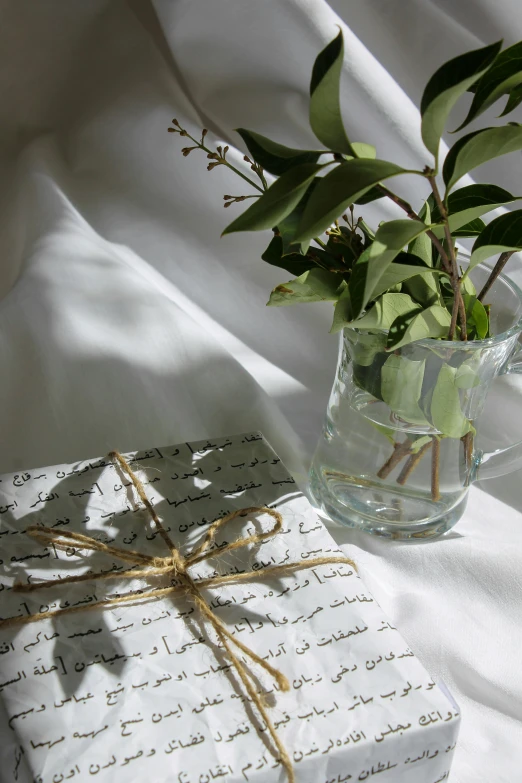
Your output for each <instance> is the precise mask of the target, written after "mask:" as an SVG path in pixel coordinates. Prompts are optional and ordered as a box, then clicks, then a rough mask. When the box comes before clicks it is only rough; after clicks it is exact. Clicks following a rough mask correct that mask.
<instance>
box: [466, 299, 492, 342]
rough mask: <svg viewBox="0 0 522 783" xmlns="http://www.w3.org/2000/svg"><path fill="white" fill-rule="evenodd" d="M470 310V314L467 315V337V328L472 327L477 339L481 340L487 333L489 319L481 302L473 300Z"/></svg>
mask: <svg viewBox="0 0 522 783" xmlns="http://www.w3.org/2000/svg"><path fill="white" fill-rule="evenodd" d="M470 309H471V312H469V313H467V323H468V337H469V327H472V328H473V329H474V330H475V333H476V337H477V339H479V340H483V339H484V338H485V337H486V336H487V334H488V332H489V318H488V314H487V312H486V308H485V307H484V305H483V304H482V302H479V300H478V299H475V301H474V302H473V304H472V307H471V308H470ZM466 310H467V308H466Z"/></svg>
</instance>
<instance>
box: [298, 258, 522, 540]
mask: <svg viewBox="0 0 522 783" xmlns="http://www.w3.org/2000/svg"><path fill="white" fill-rule="evenodd" d="M488 275H489V272H488V270H480V269H476V270H474V272H473V279H474V282H475V284H476V286H477V289H478V290H480V288H481V287H482V285H483V284H484V283H485V281H486V279H487V277H488ZM487 302H488V303H489V304H490V305H491V322H490V329H491V334H493V335H494V336H493V337H491V338H488V339H485V340H477V341H470V342H461V341H454V342H449V341H441V340H431V339H426V340H421V341H417V342H414V343H410V344H408V345H405V346H403V347H401V348H399V349H398V350H395V351H392V352H388V351H386V350H385V344H386V335H385V334H375V333H369V332H365V331H361V330H357V329H352V328H346V329H345V330H344V332H343V333H342V335H341V345H340V352H339V361H338V365H337V370H336V374H335V381H334V385H333V388H332V392H331V395H330V400H329V403H328V409H327V412H326V419H325V423H324V427H323V431H322V434H321V436H320V438H319V442H318V444H317V448H316V451H315V455H314V458H313V462H312V467H311V471H310V481H309V490H310V495H311V499H312V502H313V503H314V505H315V506H316V508H317V509H318V510H319V511H320V512H323V513H325V514H326V515H328V516H329V517H330V518H331V519H333V520H335V521H337V522H340V523H341V524H344V525H348V526H350V527H355V528H359V529H361V530H364V531H366V532H368V533H373V534H376V535H380V536H385V537H388V538H392V539H403V540H407V539H419V538H430V537H436V536H439V535H441V534H443V533H444V532H446V531H447V530H449V529H450V528H451V527H453V525H455V524H456V522H457V521H458V520H459V519H460V517H461V515H462V513H463V511H464V509H465V506H466V501H467V495H468V490H469V486H470V484H471V483H472V482H473V481H475V480H476V479H477V478H480V479H483V478H488V477H495V476H500V475H503V474H505V473H508V472H510V471H513V470H517V469H518V468H520V467H522V442H520V443H518V444H514V445H512V446H509V447H507V448H502V449H497V450H495V451H491V452H484V451H481V449H480V447H479V445H478V444H479V443H480V428H481V414H482V412H483V408H484V403H485V401H486V398H487V395H488V393H489V391H490V389H491V386H492V384H493V382H494V380H495V378H496V377H497V376H499V375H500V374H503V373H509V372H522V350H521V346H520V342H519V337H520V334H521V331H522V292H521V291H520V290H519V289H518V288H517V286H516V285H514V284H513V283H512V282H511V281H510V280H509V279H508V278H506V277H504V276H503V275H500V276H499V278H498V279H497V281H496V282H495V284H494V286H493V288H492V289H491V290H490V292H489V294H488V296H487Z"/></svg>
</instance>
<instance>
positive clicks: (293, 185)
mask: <svg viewBox="0 0 522 783" xmlns="http://www.w3.org/2000/svg"><path fill="white" fill-rule="evenodd" d="M322 168H323V166H321V165H319V164H315V163H303V164H301V165H300V166H296V167H295V168H293V169H290V171H287V172H286V174H283V175H282V177H280V178H279V179H277V180H276V181H275V182H274V183H273V185H271V186H270V187H269V188H268V190H266V191H265V192H264V193H263V195H262V196H261V198H259V199H257V200H256V201H254V203H253V204H252V205H251V206H250V207H249V208H248V209H247V210H246V211H245V212H243V214H242V215H239V217H238V218H236V219H235V220H234V221H232V223H231V224H230V225H229V226H227V227H226V228H225V230H224V231H223V235H224V234H232V233H233V232H234V231H263V230H264V229H266V228H272V227H273V226H276V225H277V224H278V223H279V222H280V221H281V220H283V218H285V217H286V216H287V215H289V214H290V212H292V210H293V209H294V208H295V207H296V206H297V204H298V203H299V201H300V200H301V199H302V198H303V196H304V195H305V193H306V191H307V190H308V186H309V185H310V183H311V182H312V180H313V179H314V178H315V175H316V174H317V172H318V171H320V170H321V169H322Z"/></svg>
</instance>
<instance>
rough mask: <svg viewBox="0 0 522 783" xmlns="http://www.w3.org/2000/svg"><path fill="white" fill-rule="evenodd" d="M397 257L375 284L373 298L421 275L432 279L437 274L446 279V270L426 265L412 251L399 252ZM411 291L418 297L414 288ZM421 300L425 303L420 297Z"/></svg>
mask: <svg viewBox="0 0 522 783" xmlns="http://www.w3.org/2000/svg"><path fill="white" fill-rule="evenodd" d="M396 258H397V260H396V261H394V262H393V264H390V266H388V268H387V269H386V270H385V272H384V273H383V275H382V277H381V278H380V280H379V282H378V283H377V285H376V286H375V289H374V291H373V298H375V297H376V296H379V294H382V293H383V292H384V291H389V290H390V289H391V288H393V287H394V286H397V285H399V284H400V283H404V282H405V281H406V280H410V279H413V278H418V277H421V278H427V279H428V280H429V281H431V280H432V279H433V277H434V276H435V275H436V276H437V278H442V279H444V277H443V276H444V272H443V271H442V270H439V269H431V268H430V267H429V266H424V264H423V263H422V261H421V260H420V258H419V257H418V256H414V255H412V254H411V253H399V255H398V256H397V257H396ZM407 293H408V291H407ZM409 293H410V295H411V296H413V297H414V298H416V297H415V291H414V290H409ZM419 302H421V303H422V304H424V302H422V300H421V299H420V298H419ZM426 304H432V302H429V303H428V302H426Z"/></svg>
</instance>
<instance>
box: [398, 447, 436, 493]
mask: <svg viewBox="0 0 522 783" xmlns="http://www.w3.org/2000/svg"><path fill="white" fill-rule="evenodd" d="M431 444H432V441H430V442H429V443H425V444H424V446H423V447H422V448H420V449H419V450H418V451H417V452H416V453H415V454H412V455H411V456H410V457H409V458H408V461H407V462H406V465H405V466H404V467H403V469H402V470H401V472H400V474H399V476H398V478H397V484H400V485H401V486H404V484H406V482H407V481H408V479H409V477H410V476H411V474H412V473H413V471H414V470H415V468H416V467H417V465H418V464H419V462H420V461H421V459H422V458H423V456H424V455H425V454H426V452H427V451H428V449H431Z"/></svg>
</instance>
